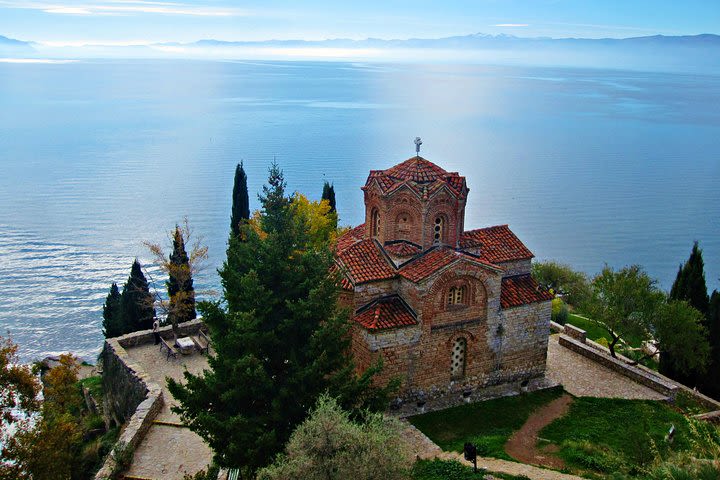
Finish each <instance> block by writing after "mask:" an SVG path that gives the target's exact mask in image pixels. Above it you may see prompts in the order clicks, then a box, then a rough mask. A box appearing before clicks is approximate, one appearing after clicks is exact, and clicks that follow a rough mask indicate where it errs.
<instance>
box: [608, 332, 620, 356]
mask: <svg viewBox="0 0 720 480" xmlns="http://www.w3.org/2000/svg"><path fill="white" fill-rule="evenodd" d="M610 336H611V337H612V342H610V344H609V345H608V348H609V349H610V356H611V357H613V358H617V355H616V354H615V345H617V343H618V342H619V341H620V337H618V336H617V335H615V334H614V333H613V332H610Z"/></svg>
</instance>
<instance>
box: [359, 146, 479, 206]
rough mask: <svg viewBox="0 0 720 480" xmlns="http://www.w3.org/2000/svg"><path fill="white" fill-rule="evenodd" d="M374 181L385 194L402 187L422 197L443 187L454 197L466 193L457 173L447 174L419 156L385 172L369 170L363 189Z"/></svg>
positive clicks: (463, 180)
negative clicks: (406, 187) (408, 188)
mask: <svg viewBox="0 0 720 480" xmlns="http://www.w3.org/2000/svg"><path fill="white" fill-rule="evenodd" d="M374 181H377V184H378V185H379V186H380V189H381V190H382V191H383V193H385V194H388V193H390V192H393V191H395V190H397V189H398V188H399V187H401V186H403V185H407V186H408V187H410V188H411V189H412V190H414V191H416V192H417V193H420V194H424V195H427V194H428V193H430V192H433V191H436V190H438V189H439V188H441V187H442V186H443V185H445V186H447V187H448V188H449V189H450V191H451V192H452V193H454V194H455V195H456V196H460V195H462V194H463V193H466V192H467V188H466V187H465V177H462V176H460V175H459V174H458V173H457V172H448V171H446V170H445V169H443V168H441V167H439V166H437V165H435V164H434V163H432V162H431V161H429V160H426V159H424V158H423V157H420V156H416V157H412V158H409V159H407V160H405V161H404V162H402V163H399V164H397V165H395V166H394V167H391V168H388V169H387V170H371V171H370V175H369V176H368V179H367V182H366V183H365V188H367V187H369V186H370V184H372V183H373V182H374Z"/></svg>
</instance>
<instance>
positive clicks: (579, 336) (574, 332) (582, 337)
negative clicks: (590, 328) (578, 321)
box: [563, 323, 587, 343]
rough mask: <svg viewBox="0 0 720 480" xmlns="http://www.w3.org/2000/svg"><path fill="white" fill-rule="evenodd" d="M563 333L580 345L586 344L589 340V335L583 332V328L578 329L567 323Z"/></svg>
mask: <svg viewBox="0 0 720 480" xmlns="http://www.w3.org/2000/svg"><path fill="white" fill-rule="evenodd" d="M563 331H564V332H565V335H567V336H568V337H570V338H574V339H575V340H577V341H578V342H580V343H585V342H586V340H587V333H586V332H585V330H583V329H582V328H578V327H576V326H575V325H570V324H569V323H566V324H565V327H564V328H563Z"/></svg>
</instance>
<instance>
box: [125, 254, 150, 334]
mask: <svg viewBox="0 0 720 480" xmlns="http://www.w3.org/2000/svg"><path fill="white" fill-rule="evenodd" d="M120 312H121V314H120V315H121V318H122V320H123V322H122V323H123V333H130V332H136V331H138V330H149V329H151V328H152V324H153V318H154V317H155V307H154V301H153V296H152V295H151V294H150V287H149V286H148V282H147V279H146V278H145V275H144V274H143V272H142V266H141V265H140V262H138V260H137V258H136V259H135V261H134V262H133V264H132V267H131V268H130V276H129V277H128V279H127V282H125V285H124V286H123V291H122V295H121V296H120Z"/></svg>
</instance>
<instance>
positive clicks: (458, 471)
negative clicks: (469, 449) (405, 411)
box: [412, 458, 527, 480]
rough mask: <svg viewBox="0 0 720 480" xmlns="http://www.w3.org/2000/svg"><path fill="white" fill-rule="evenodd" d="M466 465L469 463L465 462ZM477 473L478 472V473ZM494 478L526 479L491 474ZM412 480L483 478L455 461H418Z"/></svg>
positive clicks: (470, 479)
mask: <svg viewBox="0 0 720 480" xmlns="http://www.w3.org/2000/svg"><path fill="white" fill-rule="evenodd" d="M467 463H468V464H469V463H470V462H467ZM478 472H479V471H478ZM492 476H493V477H495V478H501V479H503V480H525V479H527V477H523V476H520V477H517V476H515V475H508V474H504V473H494V472H493V473H492ZM412 478H413V480H478V479H480V478H483V477H482V476H481V475H480V474H479V473H477V474H476V473H474V472H473V469H472V467H469V466H467V465H463V464H462V463H460V462H457V461H455V460H440V459H437V458H436V459H433V460H418V461H417V462H415V465H414V466H413V470H412Z"/></svg>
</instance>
